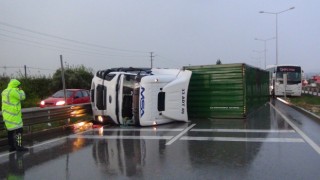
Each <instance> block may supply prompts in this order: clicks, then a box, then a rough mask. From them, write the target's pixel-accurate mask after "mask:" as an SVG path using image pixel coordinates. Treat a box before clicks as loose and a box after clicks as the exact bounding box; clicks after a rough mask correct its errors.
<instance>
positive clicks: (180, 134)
mask: <svg viewBox="0 0 320 180" xmlns="http://www.w3.org/2000/svg"><path fill="white" fill-rule="evenodd" d="M195 125H196V124H191V126H189V127H187V128H185V129H184V130H183V131H182V132H181V133H179V134H178V135H176V136H175V137H174V138H172V139H171V140H170V141H169V142H167V143H166V145H167V146H168V145H171V144H172V143H174V142H175V141H176V140H178V139H179V138H180V137H181V136H183V135H184V134H185V133H186V132H188V131H189V130H190V129H191V128H193V126H195Z"/></svg>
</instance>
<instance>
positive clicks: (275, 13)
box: [259, 7, 294, 65]
mask: <svg viewBox="0 0 320 180" xmlns="http://www.w3.org/2000/svg"><path fill="white" fill-rule="evenodd" d="M292 9H294V7H291V8H289V9H286V10H283V11H279V12H266V11H260V12H259V13H265V14H274V15H276V65H278V14H281V13H284V12H286V11H289V10H292Z"/></svg>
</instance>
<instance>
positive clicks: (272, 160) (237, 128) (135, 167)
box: [0, 101, 320, 180]
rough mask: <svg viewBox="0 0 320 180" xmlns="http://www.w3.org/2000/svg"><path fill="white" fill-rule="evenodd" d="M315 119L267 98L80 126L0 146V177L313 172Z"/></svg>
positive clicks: (318, 173) (316, 163)
mask: <svg viewBox="0 0 320 180" xmlns="http://www.w3.org/2000/svg"><path fill="white" fill-rule="evenodd" d="M319 135H320V126H319V124H318V123H317V122H316V121H314V120H311V119H309V118H308V117H306V116H304V115H303V114H301V113H300V112H298V111H296V110H294V109H292V108H291V107H288V106H286V105H285V104H283V103H281V102H279V101H275V102H271V103H268V104H266V105H265V106H263V107H262V108H260V109H259V110H258V111H257V112H256V113H254V114H252V115H251V116H250V117H248V118H247V119H245V120H244V119H206V120H203V119H202V120H192V121H191V122H190V123H172V124H166V125H160V126H158V127H144V128H141V127H104V128H95V129H88V130H86V131H83V132H79V133H76V134H72V135H68V136H60V137H56V138H54V139H50V140H46V141H41V142H40V141H37V140H35V141H34V142H29V143H31V144H29V146H30V147H31V149H30V152H28V153H24V154H22V153H11V154H9V153H8V152H1V153H0V179H5V178H8V177H11V176H16V177H20V178H24V179H77V180H78V179H319V178H320V170H319V167H320V148H319V146H320V140H319Z"/></svg>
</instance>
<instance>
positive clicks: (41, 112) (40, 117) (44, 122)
mask: <svg viewBox="0 0 320 180" xmlns="http://www.w3.org/2000/svg"><path fill="white" fill-rule="evenodd" d="M22 116H23V125H24V126H23V130H24V132H23V133H24V136H27V135H32V134H37V133H44V132H45V133H49V132H52V131H54V130H61V129H65V128H66V127H69V126H70V125H72V124H75V123H77V122H80V121H91V120H92V109H91V105H90V103H86V104H79V105H69V106H61V107H51V108H29V109H22ZM6 144H7V131H6V128H5V125H4V122H3V119H2V114H1V112H0V146H3V145H6Z"/></svg>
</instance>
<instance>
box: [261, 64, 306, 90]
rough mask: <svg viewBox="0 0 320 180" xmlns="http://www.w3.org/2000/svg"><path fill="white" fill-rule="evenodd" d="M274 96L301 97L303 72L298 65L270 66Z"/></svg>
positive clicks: (268, 68) (268, 69)
mask: <svg viewBox="0 0 320 180" xmlns="http://www.w3.org/2000/svg"><path fill="white" fill-rule="evenodd" d="M266 70H267V71H269V87H270V95H272V96H301V91H302V78H303V71H302V68H301V66H298V65H271V66H268V67H267V69H266Z"/></svg>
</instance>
